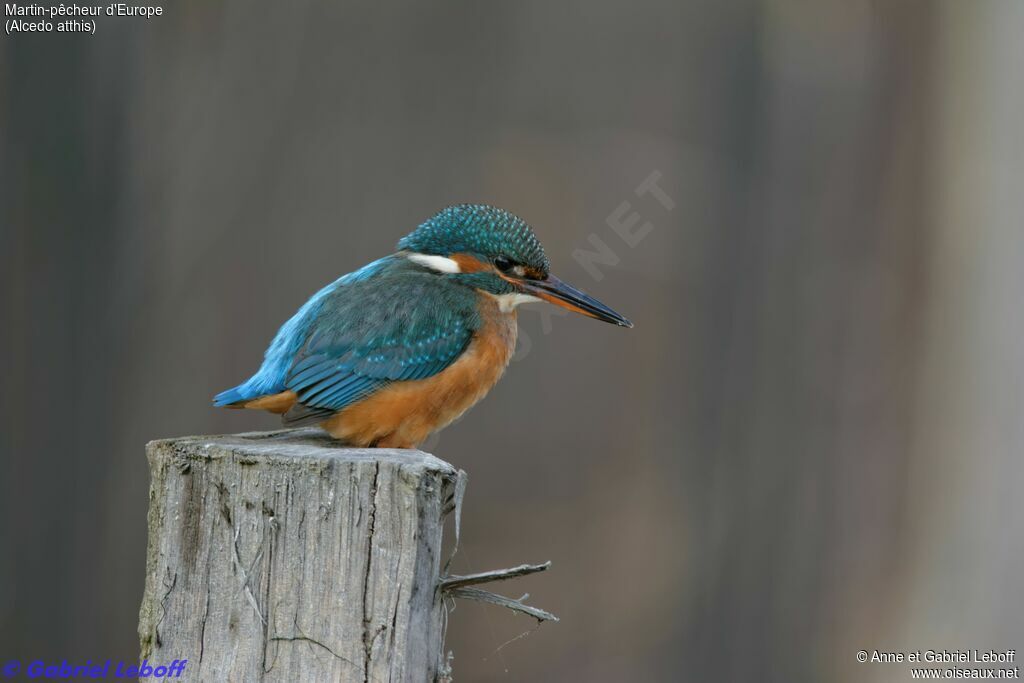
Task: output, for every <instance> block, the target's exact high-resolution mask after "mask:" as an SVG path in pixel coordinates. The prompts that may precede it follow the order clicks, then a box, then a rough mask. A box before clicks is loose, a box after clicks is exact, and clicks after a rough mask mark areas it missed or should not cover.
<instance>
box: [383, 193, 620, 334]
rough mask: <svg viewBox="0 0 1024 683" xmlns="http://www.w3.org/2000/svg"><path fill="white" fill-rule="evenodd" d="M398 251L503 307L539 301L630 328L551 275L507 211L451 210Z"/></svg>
mask: <svg viewBox="0 0 1024 683" xmlns="http://www.w3.org/2000/svg"><path fill="white" fill-rule="evenodd" d="M398 248H399V250H401V252H403V253H405V254H406V256H407V257H408V258H409V259H410V260H412V261H414V262H416V263H419V264H420V265H423V266H425V267H427V268H429V269H431V270H432V271H434V272H435V273H437V274H438V275H442V276H445V277H449V278H452V279H454V280H455V281H458V282H461V283H462V284H465V285H467V286H471V287H474V288H476V289H478V290H481V291H484V292H487V293H488V294H491V295H493V296H495V297H497V298H498V301H499V302H500V304H501V306H502V307H503V308H506V309H510V308H514V307H515V306H517V305H519V304H521V303H526V302H528V301H541V300H543V301H548V302H550V303H553V304H555V305H557V306H561V307H562V308H567V309H569V310H570V311H574V312H576V313H581V314H583V315H586V316H589V317H591V318H596V319H598V320H603V321H605V322H609V323H614V324H616V325H621V326H623V327H633V323H631V322H630V321H629V320H627V319H626V318H624V317H622V316H621V315H619V314H618V313H616V312H615V311H613V310H612V309H610V308H608V307H607V306H605V305H604V304H602V303H601V302H600V301H598V300H597V299H594V298H593V297H591V296H589V295H588V294H585V293H584V292H581V291H580V290H578V289H576V288H575V287H573V286H572V285H569V284H567V283H565V282H563V281H561V280H559V279H558V278H557V277H555V276H554V275H552V274H551V269H550V264H549V263H548V257H547V256H546V255H545V254H544V247H542V246H541V243H540V240H538V239H537V236H536V235H534V234H533V229H532V228H530V226H529V225H528V224H527V223H526V221H524V220H523V219H522V218H519V217H518V216H515V215H513V214H511V213H509V212H508V211H502V210H501V209H496V208H494V207H493V206H486V205H484V204H459V205H456V206H450V207H448V208H446V209H444V210H442V211H440V212H439V213H438V214H436V215H435V216H433V217H432V218H430V219H429V220H427V221H426V222H425V223H423V224H422V225H420V226H419V227H418V228H416V230H414V231H413V232H411V233H410V234H408V235H406V236H405V237H403V238H402V239H401V240H400V241H399V242H398Z"/></svg>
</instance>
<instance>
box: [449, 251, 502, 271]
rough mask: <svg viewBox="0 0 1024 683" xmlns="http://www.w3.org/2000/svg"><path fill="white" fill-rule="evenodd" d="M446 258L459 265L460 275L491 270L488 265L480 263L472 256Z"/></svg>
mask: <svg viewBox="0 0 1024 683" xmlns="http://www.w3.org/2000/svg"><path fill="white" fill-rule="evenodd" d="M448 258H450V259H451V260H452V261H455V262H456V263H457V264H459V272H461V273H479V272H480V271H482V270H491V269H492V268H493V266H492V265H491V264H490V263H488V262H487V261H481V260H480V259H478V258H477V257H476V256H473V255H472V254H452V255H451V256H449V257H448Z"/></svg>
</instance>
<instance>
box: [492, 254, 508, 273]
mask: <svg viewBox="0 0 1024 683" xmlns="http://www.w3.org/2000/svg"><path fill="white" fill-rule="evenodd" d="M494 267H495V268H497V269H498V270H500V271H501V272H503V273H507V272H508V271H510V270H512V259H510V258H508V257H507V256H499V257H498V258H496V259H494Z"/></svg>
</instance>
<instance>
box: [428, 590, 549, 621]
mask: <svg viewBox="0 0 1024 683" xmlns="http://www.w3.org/2000/svg"><path fill="white" fill-rule="evenodd" d="M448 594H449V595H451V596H452V597H453V598H463V599H465V600H476V601H478V602H489V603H491V604H492V605H497V606H498V607H507V608H508V609H510V610H512V611H513V612H519V613H520V614H526V615H528V616H531V617H533V618H534V619H536V620H537V621H538V622H541V621H558V617H556V616H555V615H554V614H552V613H551V612H548V611H546V610H542V609H540V608H539V607H531V606H530V605H524V604H523V603H522V602H520V601H519V600H513V599H512V598H506V597H505V596H504V595H498V594H497V593H491V592H490V591H485V590H483V589H480V588H453V589H451V590H449V591H448Z"/></svg>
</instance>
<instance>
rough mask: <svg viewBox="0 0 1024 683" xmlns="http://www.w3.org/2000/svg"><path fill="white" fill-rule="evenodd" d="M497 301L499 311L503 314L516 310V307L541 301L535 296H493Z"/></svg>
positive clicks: (517, 294)
mask: <svg viewBox="0 0 1024 683" xmlns="http://www.w3.org/2000/svg"><path fill="white" fill-rule="evenodd" d="M491 296H493V297H494V298H495V299H497V300H498V310H499V311H501V312H502V313H508V312H510V311H513V310H515V307H516V306H518V305H519V304H528V303H530V302H533V301H540V299H538V298H537V297H535V296H532V295H530V294H520V293H518V292H516V293H515V294H492V295H491Z"/></svg>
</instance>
